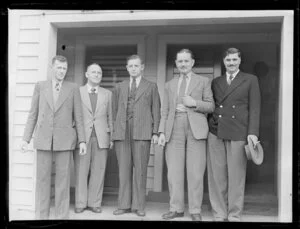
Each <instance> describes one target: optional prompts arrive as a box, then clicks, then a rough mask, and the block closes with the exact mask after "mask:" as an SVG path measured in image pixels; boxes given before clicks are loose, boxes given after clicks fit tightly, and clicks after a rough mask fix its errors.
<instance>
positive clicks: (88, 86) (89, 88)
mask: <svg viewBox="0 0 300 229" xmlns="http://www.w3.org/2000/svg"><path fill="white" fill-rule="evenodd" d="M86 85H87V90H88V93H92V91H91V90H92V88H95V89H96V91H95V93H98V90H99V86H98V85H97V86H96V87H92V86H91V85H89V84H86Z"/></svg>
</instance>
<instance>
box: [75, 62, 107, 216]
mask: <svg viewBox="0 0 300 229" xmlns="http://www.w3.org/2000/svg"><path fill="white" fill-rule="evenodd" d="M85 76H86V78H87V84H86V85H84V86H82V87H80V95H81V101H82V111H83V120H84V128H85V136H86V144H87V153H86V154H85V155H79V154H78V153H75V157H74V158H75V174H76V189H75V213H81V212H83V211H84V210H85V209H86V208H87V209H89V210H91V211H92V212H95V213H101V202H102V194H103V186H104V177H105V176H104V175H105V168H106V161H107V153H108V149H109V148H111V147H112V141H111V134H112V111H111V109H112V107H111V96H112V93H111V91H109V90H107V89H105V88H103V87H100V86H99V84H100V82H101V79H102V69H101V67H100V66H99V65H98V64H96V63H93V64H91V65H89V66H88V67H87V71H86V73H85Z"/></svg>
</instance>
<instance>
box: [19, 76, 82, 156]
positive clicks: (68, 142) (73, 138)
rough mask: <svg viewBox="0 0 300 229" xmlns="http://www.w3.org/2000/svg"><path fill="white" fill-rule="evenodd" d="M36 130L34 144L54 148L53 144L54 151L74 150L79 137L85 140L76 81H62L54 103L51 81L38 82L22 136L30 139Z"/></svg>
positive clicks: (43, 148) (40, 147) (38, 147)
mask: <svg viewBox="0 0 300 229" xmlns="http://www.w3.org/2000/svg"><path fill="white" fill-rule="evenodd" d="M34 130H35V136H34V141H33V146H34V148H36V149H39V150H52V148H51V146H52V144H53V150H54V151H63V150H74V149H75V147H76V143H77V138H78V141H79V142H85V134H84V127H83V117H82V108H81V99H80V94H79V89H78V86H77V85H76V84H75V83H71V82H67V81H65V80H64V81H63V83H62V86H61V89H60V93H59V97H58V99H57V102H56V104H55V106H54V105H53V92H52V81H51V80H49V81H41V82H38V83H37V84H36V85H35V89H34V92H33V97H32V102H31V109H30V112H29V115H28V119H27V123H26V127H25V131H24V136H23V140H25V141H27V142H30V140H31V137H32V134H33V131H34Z"/></svg>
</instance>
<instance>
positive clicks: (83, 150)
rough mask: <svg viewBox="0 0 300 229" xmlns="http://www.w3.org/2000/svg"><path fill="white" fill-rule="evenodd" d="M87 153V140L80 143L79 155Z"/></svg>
mask: <svg viewBox="0 0 300 229" xmlns="http://www.w3.org/2000/svg"><path fill="white" fill-rule="evenodd" d="M85 154H86V144H85V142H81V143H80V144H79V155H85Z"/></svg>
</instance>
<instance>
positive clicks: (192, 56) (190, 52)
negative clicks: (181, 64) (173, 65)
mask: <svg viewBox="0 0 300 229" xmlns="http://www.w3.org/2000/svg"><path fill="white" fill-rule="evenodd" d="M179 53H189V54H190V55H191V58H192V59H194V54H193V52H192V51H191V50H189V49H181V50H179V51H178V52H177V53H176V59H177V54H179Z"/></svg>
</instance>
